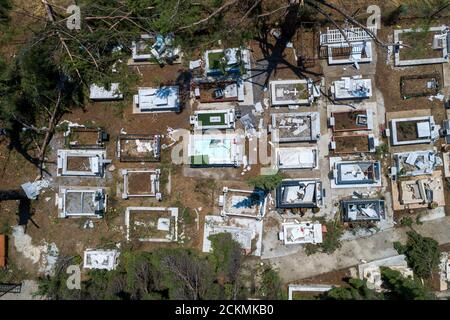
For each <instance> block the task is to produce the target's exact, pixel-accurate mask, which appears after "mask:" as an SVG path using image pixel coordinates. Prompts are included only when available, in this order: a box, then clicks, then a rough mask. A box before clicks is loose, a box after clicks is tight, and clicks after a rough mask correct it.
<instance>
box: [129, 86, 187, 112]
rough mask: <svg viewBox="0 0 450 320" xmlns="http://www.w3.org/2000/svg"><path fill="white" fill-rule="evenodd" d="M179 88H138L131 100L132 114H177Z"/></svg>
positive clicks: (178, 108)
mask: <svg viewBox="0 0 450 320" xmlns="http://www.w3.org/2000/svg"><path fill="white" fill-rule="evenodd" d="M180 110H181V104H180V98H179V87H178V86H163V87H160V88H139V89H138V94H137V95H134V98H133V113H149V112H170V111H173V112H179V111H180Z"/></svg>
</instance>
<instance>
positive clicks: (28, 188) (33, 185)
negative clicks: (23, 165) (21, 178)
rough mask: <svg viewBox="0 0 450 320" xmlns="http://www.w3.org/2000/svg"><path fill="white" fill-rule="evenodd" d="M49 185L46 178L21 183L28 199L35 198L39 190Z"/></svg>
mask: <svg viewBox="0 0 450 320" xmlns="http://www.w3.org/2000/svg"><path fill="white" fill-rule="evenodd" d="M49 186H50V181H48V180H45V179H44V180H37V181H35V182H26V183H24V184H22V186H21V187H22V189H23V191H25V193H26V195H27V197H28V199H31V200H36V199H37V197H38V195H39V194H40V193H41V191H42V190H43V189H45V188H48V187H49Z"/></svg>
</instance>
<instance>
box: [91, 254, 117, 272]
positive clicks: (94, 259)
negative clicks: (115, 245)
mask: <svg viewBox="0 0 450 320" xmlns="http://www.w3.org/2000/svg"><path fill="white" fill-rule="evenodd" d="M118 257H119V252H118V251H117V250H93V249H87V250H86V251H84V264H83V267H84V268H85V269H105V270H114V269H115V268H116V267H117V264H118V260H117V258H118Z"/></svg>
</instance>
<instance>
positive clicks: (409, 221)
mask: <svg viewBox="0 0 450 320" xmlns="http://www.w3.org/2000/svg"><path fill="white" fill-rule="evenodd" d="M413 223H414V221H413V219H412V218H411V217H403V218H402V220H400V224H401V225H402V226H404V227H412V225H413Z"/></svg>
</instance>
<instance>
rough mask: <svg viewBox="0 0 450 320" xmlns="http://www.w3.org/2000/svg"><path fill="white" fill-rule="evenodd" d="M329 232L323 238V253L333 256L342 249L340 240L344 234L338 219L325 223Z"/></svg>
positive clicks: (321, 245)
mask: <svg viewBox="0 0 450 320" xmlns="http://www.w3.org/2000/svg"><path fill="white" fill-rule="evenodd" d="M325 226H326V228H327V232H326V233H325V234H324V236H323V242H322V243H321V244H320V247H321V248H322V252H324V253H328V254H332V253H333V252H334V251H336V250H337V249H339V248H340V247H341V241H340V238H341V236H342V234H343V233H344V229H343V227H342V224H341V223H340V222H339V220H338V219H335V220H331V221H327V222H325Z"/></svg>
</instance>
